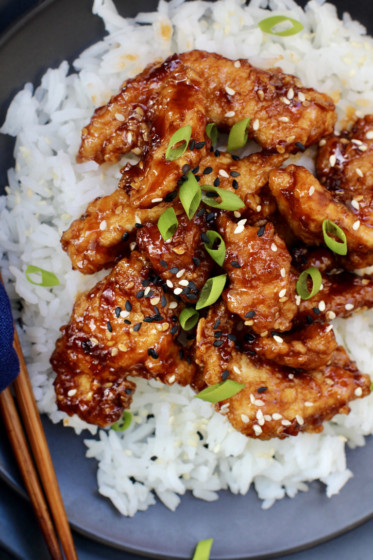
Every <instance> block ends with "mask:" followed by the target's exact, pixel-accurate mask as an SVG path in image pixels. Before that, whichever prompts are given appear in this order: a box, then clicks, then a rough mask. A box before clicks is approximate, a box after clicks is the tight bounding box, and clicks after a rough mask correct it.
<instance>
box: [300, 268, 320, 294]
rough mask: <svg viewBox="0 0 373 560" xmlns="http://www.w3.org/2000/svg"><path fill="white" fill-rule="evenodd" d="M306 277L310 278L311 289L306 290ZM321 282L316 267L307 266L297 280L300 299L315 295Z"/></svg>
mask: <svg viewBox="0 0 373 560" xmlns="http://www.w3.org/2000/svg"><path fill="white" fill-rule="evenodd" d="M308 277H310V278H311V280H312V289H311V291H310V292H309V291H308V286H307V283H308ZM321 284H322V276H321V273H320V271H319V269H318V268H316V267H314V266H311V267H310V268H307V270H303V272H302V273H301V275H300V276H299V278H298V282H297V294H298V295H299V296H300V297H301V298H302V299H310V298H311V297H313V296H315V295H316V294H317V292H318V291H319V290H320V286H321Z"/></svg>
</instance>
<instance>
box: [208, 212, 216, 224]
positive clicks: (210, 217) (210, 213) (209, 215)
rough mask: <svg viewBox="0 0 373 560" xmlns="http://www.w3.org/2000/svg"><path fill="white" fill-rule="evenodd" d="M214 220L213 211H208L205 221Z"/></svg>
mask: <svg viewBox="0 0 373 560" xmlns="http://www.w3.org/2000/svg"><path fill="white" fill-rule="evenodd" d="M214 220H215V214H214V212H209V213H208V214H207V216H206V222H213V221H214Z"/></svg>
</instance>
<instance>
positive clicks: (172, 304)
mask: <svg viewBox="0 0 373 560" xmlns="http://www.w3.org/2000/svg"><path fill="white" fill-rule="evenodd" d="M176 307H177V302H176V301H171V303H170V305H169V306H168V308H169V309H176Z"/></svg>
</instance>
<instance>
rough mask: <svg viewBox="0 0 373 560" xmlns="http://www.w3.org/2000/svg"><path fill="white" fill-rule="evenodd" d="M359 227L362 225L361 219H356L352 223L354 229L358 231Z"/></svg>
mask: <svg viewBox="0 0 373 560" xmlns="http://www.w3.org/2000/svg"><path fill="white" fill-rule="evenodd" d="M359 227H360V220H356V222H354V223H353V224H352V229H353V230H355V231H357V230H358V229H359Z"/></svg>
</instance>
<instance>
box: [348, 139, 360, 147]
mask: <svg viewBox="0 0 373 560" xmlns="http://www.w3.org/2000/svg"><path fill="white" fill-rule="evenodd" d="M351 142H352V143H353V144H356V146H361V145H362V141H361V140H358V139H357V138H353V139H352V140H351Z"/></svg>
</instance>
